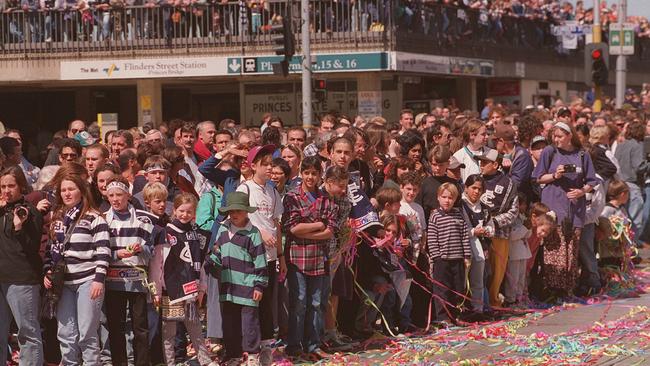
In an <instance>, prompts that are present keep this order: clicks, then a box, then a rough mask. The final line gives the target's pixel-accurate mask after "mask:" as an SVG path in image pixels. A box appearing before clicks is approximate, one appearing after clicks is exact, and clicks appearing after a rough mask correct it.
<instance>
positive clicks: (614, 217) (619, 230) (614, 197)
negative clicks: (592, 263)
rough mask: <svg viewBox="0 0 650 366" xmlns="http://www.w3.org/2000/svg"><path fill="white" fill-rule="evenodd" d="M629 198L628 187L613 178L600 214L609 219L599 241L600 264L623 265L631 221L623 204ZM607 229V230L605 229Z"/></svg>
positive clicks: (628, 243)
mask: <svg viewBox="0 0 650 366" xmlns="http://www.w3.org/2000/svg"><path fill="white" fill-rule="evenodd" d="M629 199H630V189H629V188H628V186H627V184H626V183H625V182H623V181H621V180H613V181H611V182H610V183H609V186H608V187H607V205H606V206H605V208H604V209H603V212H602V213H601V214H600V215H601V216H602V217H604V218H606V219H608V220H609V224H610V227H609V228H606V229H605V231H609V232H607V233H606V234H605V236H606V238H604V240H601V241H600V246H599V251H598V253H599V254H600V264H601V266H603V265H614V266H616V267H619V268H622V267H623V266H624V265H625V262H626V260H628V259H629V258H626V254H627V248H628V246H629V245H630V242H631V240H630V239H631V238H630V234H629V233H630V232H631V231H630V227H631V225H632V222H631V220H630V217H629V215H628V212H627V209H626V208H625V205H626V204H627V202H628V200H629ZM607 229H609V230H607Z"/></svg>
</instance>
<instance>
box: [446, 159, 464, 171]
mask: <svg viewBox="0 0 650 366" xmlns="http://www.w3.org/2000/svg"><path fill="white" fill-rule="evenodd" d="M458 168H463V169H465V164H463V163H461V162H460V161H458V159H456V157H455V156H452V157H451V159H449V168H447V169H452V170H453V169H458Z"/></svg>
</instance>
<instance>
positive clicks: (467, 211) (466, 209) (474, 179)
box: [462, 174, 494, 313]
mask: <svg viewBox="0 0 650 366" xmlns="http://www.w3.org/2000/svg"><path fill="white" fill-rule="evenodd" d="M484 192H485V181H483V178H482V177H481V176H480V175H478V174H472V175H470V176H469V177H467V180H466V181H465V191H464V192H463V196H462V208H463V216H464V218H465V221H466V222H467V225H468V226H469V227H470V228H472V229H470V231H469V239H470V242H471V247H472V265H471V266H470V272H469V285H470V288H471V290H472V310H473V311H474V312H476V313H482V312H483V310H484V309H483V294H484V291H485V285H484V278H483V277H484V274H485V252H486V251H487V250H488V247H489V246H490V238H491V237H492V236H493V235H494V222H493V221H492V219H491V218H490V213H489V212H488V208H487V207H486V206H485V205H483V204H482V203H481V195H483V193H484Z"/></svg>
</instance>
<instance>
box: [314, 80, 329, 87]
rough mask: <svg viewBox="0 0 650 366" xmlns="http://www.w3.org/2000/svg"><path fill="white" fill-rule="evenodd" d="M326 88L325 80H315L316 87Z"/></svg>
mask: <svg viewBox="0 0 650 366" xmlns="http://www.w3.org/2000/svg"><path fill="white" fill-rule="evenodd" d="M326 88H327V83H326V82H325V80H322V79H321V80H316V89H326Z"/></svg>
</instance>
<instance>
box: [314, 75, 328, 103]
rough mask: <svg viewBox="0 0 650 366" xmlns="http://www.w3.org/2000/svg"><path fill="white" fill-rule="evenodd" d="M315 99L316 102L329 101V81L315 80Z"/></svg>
mask: <svg viewBox="0 0 650 366" xmlns="http://www.w3.org/2000/svg"><path fill="white" fill-rule="evenodd" d="M314 97H315V98H316V100H325V99H327V81H326V80H325V79H315V80H314Z"/></svg>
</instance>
